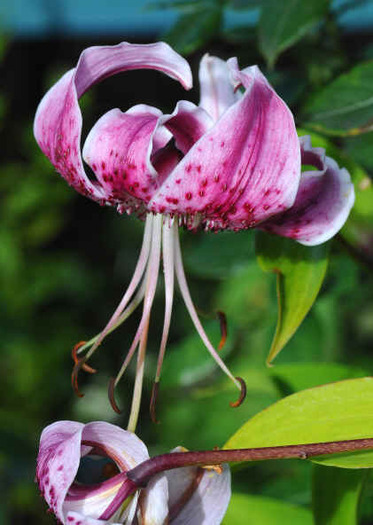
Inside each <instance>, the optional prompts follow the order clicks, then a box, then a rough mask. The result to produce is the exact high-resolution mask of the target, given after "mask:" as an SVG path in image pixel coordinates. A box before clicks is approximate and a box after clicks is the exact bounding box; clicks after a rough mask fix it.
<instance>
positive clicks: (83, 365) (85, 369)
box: [71, 341, 97, 374]
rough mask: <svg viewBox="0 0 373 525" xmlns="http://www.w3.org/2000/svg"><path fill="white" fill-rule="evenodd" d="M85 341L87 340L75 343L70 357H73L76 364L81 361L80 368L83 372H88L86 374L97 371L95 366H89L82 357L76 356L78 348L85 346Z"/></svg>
mask: <svg viewBox="0 0 373 525" xmlns="http://www.w3.org/2000/svg"><path fill="white" fill-rule="evenodd" d="M86 343H87V341H80V342H79V343H77V344H76V345H75V346H74V347H73V349H72V350H71V357H72V358H73V360H74V363H75V364H76V365H77V364H78V363H79V362H80V361H82V363H81V368H82V370H84V372H88V374H95V373H96V372H97V370H96V369H95V368H92V367H91V366H89V365H87V363H85V362H84V360H83V358H80V357H78V350H79V348H81V347H82V346H85V345H86Z"/></svg>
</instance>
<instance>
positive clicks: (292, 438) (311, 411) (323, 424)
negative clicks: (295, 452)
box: [224, 377, 373, 468]
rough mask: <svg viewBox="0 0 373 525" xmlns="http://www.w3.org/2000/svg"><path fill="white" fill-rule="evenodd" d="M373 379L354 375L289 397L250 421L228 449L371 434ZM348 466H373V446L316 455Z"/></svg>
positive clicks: (342, 438) (331, 464)
mask: <svg viewBox="0 0 373 525" xmlns="http://www.w3.org/2000/svg"><path fill="white" fill-rule="evenodd" d="M372 436H373V378H370V377H369V378H362V379H350V380H347V381H340V382H338V383H331V384H329V385H324V386H319V387H316V388H311V389H308V390H303V391H302V392H299V393H297V394H293V395H291V396H288V397H285V398H284V399H281V400H280V401H278V402H277V403H275V404H274V405H271V406H270V407H268V408H267V409H266V410H264V411H262V412H259V414H257V415H256V416H254V417H253V418H252V419H250V420H249V421H247V422H246V423H245V424H244V425H243V426H242V427H241V428H240V429H239V430H238V431H237V432H236V433H235V434H234V435H233V436H232V437H231V438H230V439H229V440H228V441H227V443H226V444H225V446H224V448H227V449H230V448H254V447H274V446H281V445H300V444H306V443H322V442H327V441H343V440H349V439H363V438H371V437H372ZM312 461H314V462H316V463H323V464H325V465H330V466H335V467H343V468H371V467H373V451H368V452H367V451H363V452H354V453H345V454H335V455H330V456H324V457H321V456H320V457H318V458H312Z"/></svg>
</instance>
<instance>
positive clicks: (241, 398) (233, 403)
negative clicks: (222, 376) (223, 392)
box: [229, 376, 246, 408]
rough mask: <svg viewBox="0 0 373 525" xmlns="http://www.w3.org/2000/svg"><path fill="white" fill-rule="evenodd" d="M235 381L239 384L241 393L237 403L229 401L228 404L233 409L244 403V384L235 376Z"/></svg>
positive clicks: (240, 378)
mask: <svg viewBox="0 0 373 525" xmlns="http://www.w3.org/2000/svg"><path fill="white" fill-rule="evenodd" d="M236 379H237V381H239V383H240V384H241V392H240V397H239V398H238V399H237V401H231V402H230V403H229V404H230V406H231V407H233V408H237V407H239V406H241V405H242V403H243V402H244V401H245V397H246V383H245V381H244V380H243V379H242V377H239V376H236Z"/></svg>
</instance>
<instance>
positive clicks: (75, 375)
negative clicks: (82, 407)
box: [71, 359, 84, 397]
mask: <svg viewBox="0 0 373 525" xmlns="http://www.w3.org/2000/svg"><path fill="white" fill-rule="evenodd" d="M82 365H83V363H82V359H78V361H77V362H76V363H75V365H74V367H73V371H72V372H71V386H72V387H73V390H74V393H75V394H76V395H77V396H78V397H84V394H82V393H81V392H80V390H79V385H78V375H79V372H80V369H81V368H82Z"/></svg>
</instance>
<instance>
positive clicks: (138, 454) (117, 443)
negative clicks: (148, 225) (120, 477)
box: [82, 421, 149, 471]
mask: <svg viewBox="0 0 373 525" xmlns="http://www.w3.org/2000/svg"><path fill="white" fill-rule="evenodd" d="M82 441H83V442H84V444H86V445H91V446H93V447H98V448H100V449H101V450H103V451H104V452H105V453H106V455H107V456H108V457H110V458H111V459H112V460H113V461H115V463H116V464H117V465H118V467H119V469H121V470H122V471H127V470H131V469H132V468H134V467H136V465H138V464H139V463H142V462H143V461H145V460H147V459H149V454H148V449H147V448H146V446H145V444H144V443H143V442H142V441H141V439H139V438H138V437H137V436H136V434H134V433H133V432H129V431H128V430H123V429H121V428H119V427H117V426H116V425H112V424H111V423H105V422H104V421H94V422H92V423H88V424H87V425H85V426H84V430H83V434H82Z"/></svg>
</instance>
